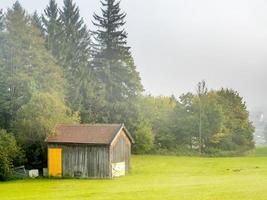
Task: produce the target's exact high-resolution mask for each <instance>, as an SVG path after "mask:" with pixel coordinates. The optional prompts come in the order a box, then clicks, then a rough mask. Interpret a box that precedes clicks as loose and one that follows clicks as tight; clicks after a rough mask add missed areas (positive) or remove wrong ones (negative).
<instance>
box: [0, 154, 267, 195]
mask: <svg viewBox="0 0 267 200" xmlns="http://www.w3.org/2000/svg"><path fill="white" fill-rule="evenodd" d="M264 153H266V150H265V149H260V150H256V151H255V152H254V153H253V154H252V155H250V156H248V157H241V158H199V157H175V156H134V157H133V159H132V162H133V170H132V173H131V174H129V175H127V176H126V177H123V178H118V179H114V180H67V179H65V180H48V179H36V180H19V181H11V182H5V183H0V199H1V200H14V199H25V200H36V199H38V200H60V199H64V200H68V199H75V200H80V199H88V200H89V199H90V200H107V199H112V200H127V199H135V200H137V199H138V200H139V199H142V200H171V199H173V200H174V199H175V200H184V199H185V200H187V199H188V200H229V199H231V200H240V199H244V200H250V199H253V200H266V199H267V156H266V157H264V155H266V154H264ZM255 155H256V156H255Z"/></svg>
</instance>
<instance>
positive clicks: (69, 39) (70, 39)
mask: <svg viewBox="0 0 267 200" xmlns="http://www.w3.org/2000/svg"><path fill="white" fill-rule="evenodd" d="M60 23H61V26H62V27H61V28H62V35H61V37H60V38H61V39H60V55H59V62H60V64H61V65H62V66H63V68H64V72H65V77H66V79H67V82H68V91H67V92H68V94H67V97H68V102H69V104H70V106H71V107H72V109H74V110H80V109H81V107H84V106H83V105H81V102H84V98H87V97H88V96H91V92H92V91H94V89H93V88H90V87H91V81H92V79H93V77H94V76H93V72H92V70H91V63H90V60H91V52H90V35H89V32H88V30H87V27H86V25H85V24H84V21H83V19H82V18H81V17H80V13H79V8H78V7H77V6H76V4H75V3H73V1H72V0H64V6H63V9H62V10H61V11H60ZM82 91H83V92H86V93H87V94H81V92H82Z"/></svg>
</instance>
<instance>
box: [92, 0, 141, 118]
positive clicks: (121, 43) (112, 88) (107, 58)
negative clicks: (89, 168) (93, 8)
mask: <svg viewBox="0 0 267 200" xmlns="http://www.w3.org/2000/svg"><path fill="white" fill-rule="evenodd" d="M101 4H102V9H101V10H102V15H97V14H94V16H93V17H94V21H93V24H94V25H95V26H96V28H97V30H96V31H94V32H93V33H94V65H95V68H96V70H97V75H98V78H99V80H100V83H102V84H103V87H104V88H105V90H106V92H105V93H106V102H107V111H106V114H107V116H106V121H108V122H118V121H123V120H124V119H126V118H127V117H126V115H128V114H126V113H125V111H126V110H129V109H132V108H131V106H133V103H132V102H131V101H132V100H133V99H134V98H135V97H137V96H138V95H139V94H140V93H141V91H142V89H143V88H142V84H141V81H140V76H139V73H138V72H137V70H136V66H135V64H134V60H133V58H132V55H131V52H130V47H129V46H128V45H127V33H126V31H125V30H124V27H123V26H124V25H125V17H126V14H125V13H124V12H122V11H121V9H120V2H116V1H115V0H103V1H101Z"/></svg>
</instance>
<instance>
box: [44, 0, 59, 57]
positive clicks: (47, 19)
mask: <svg viewBox="0 0 267 200" xmlns="http://www.w3.org/2000/svg"><path fill="white" fill-rule="evenodd" d="M42 23H43V28H44V32H45V38H46V48H47V49H48V50H50V51H51V52H52V54H53V56H55V57H58V56H59V54H58V53H59V50H60V49H59V45H60V35H61V32H62V31H61V25H60V20H59V11H58V6H57V3H56V1H55V0H50V1H49V4H48V6H47V7H46V9H45V10H44V15H42Z"/></svg>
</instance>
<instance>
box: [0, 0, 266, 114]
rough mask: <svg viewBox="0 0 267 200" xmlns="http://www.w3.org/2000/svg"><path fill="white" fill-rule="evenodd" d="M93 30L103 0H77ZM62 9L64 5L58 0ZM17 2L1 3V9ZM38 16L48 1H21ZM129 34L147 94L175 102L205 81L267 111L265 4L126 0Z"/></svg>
mask: <svg viewBox="0 0 267 200" xmlns="http://www.w3.org/2000/svg"><path fill="white" fill-rule="evenodd" d="M74 1H75V2H76V3H77V5H78V6H79V7H80V11H81V15H82V17H83V18H84V20H85V21H86V23H87V24H88V27H89V28H90V29H92V23H91V20H92V15H93V12H97V13H99V12H100V3H99V0H74ZM57 2H58V3H59V5H60V6H61V5H62V2H63V0H60V1H59V0H58V1H57ZM12 3H14V0H0V8H7V7H10V6H11V5H12ZM20 3H21V4H22V5H23V7H24V8H26V10H27V11H29V12H33V11H34V10H37V11H38V12H39V13H40V12H43V9H44V8H45V7H46V5H47V4H48V0H20ZM121 4H122V9H123V10H124V11H125V12H126V13H127V24H126V31H127V32H128V34H129V35H128V37H129V38H128V42H129V45H130V46H131V47H132V53H133V56H134V59H135V62H136V64H137V66H138V71H140V74H141V78H142V83H143V85H144V87H145V90H146V93H151V94H153V95H171V94H174V95H175V96H176V97H178V96H180V95H181V94H182V93H184V92H187V91H194V90H195V88H196V84H197V82H199V81H201V80H203V79H204V80H206V82H207V84H208V86H209V88H212V89H218V88H221V87H231V88H233V89H235V90H237V91H239V92H240V94H241V95H242V96H244V99H245V101H246V102H247V104H248V107H249V108H250V109H257V108H261V109H265V110H266V111H267V92H266V88H267V79H266V75H267V66H266V65H267V1H266V0H201V1H199V0H122V3H121Z"/></svg>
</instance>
